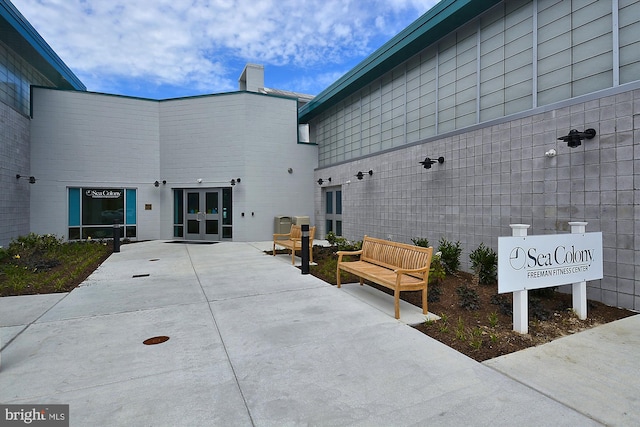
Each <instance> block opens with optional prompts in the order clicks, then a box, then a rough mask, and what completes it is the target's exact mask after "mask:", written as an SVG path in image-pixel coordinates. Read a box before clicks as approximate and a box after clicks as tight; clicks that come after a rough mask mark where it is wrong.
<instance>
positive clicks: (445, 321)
mask: <svg viewBox="0 0 640 427" xmlns="http://www.w3.org/2000/svg"><path fill="white" fill-rule="evenodd" d="M440 320H441V321H442V324H441V325H440V332H442V333H443V334H446V333H447V332H449V317H447V315H446V314H445V313H442V314H441V315H440Z"/></svg>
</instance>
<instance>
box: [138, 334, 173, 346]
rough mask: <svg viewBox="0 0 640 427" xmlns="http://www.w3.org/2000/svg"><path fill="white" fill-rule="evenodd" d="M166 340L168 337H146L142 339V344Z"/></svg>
mask: <svg viewBox="0 0 640 427" xmlns="http://www.w3.org/2000/svg"><path fill="white" fill-rule="evenodd" d="M168 340H169V337H166V336H159V337H153V338H147V339H146V340H144V341H142V344H144V345H155V344H162V343H163V342H165V341H168Z"/></svg>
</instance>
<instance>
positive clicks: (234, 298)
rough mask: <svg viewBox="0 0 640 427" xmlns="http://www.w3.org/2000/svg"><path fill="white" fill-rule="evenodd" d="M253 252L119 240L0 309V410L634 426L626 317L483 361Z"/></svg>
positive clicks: (633, 373)
mask: <svg viewBox="0 0 640 427" xmlns="http://www.w3.org/2000/svg"><path fill="white" fill-rule="evenodd" d="M268 247H269V245H268V244H267V245H265V244H250V243H218V244H214V245H201V244H189V245H187V244H178V243H167V242H161V241H154V242H143V243H136V244H131V245H124V246H122V251H121V252H120V253H118V254H113V255H112V256H111V257H110V258H109V259H108V260H107V261H106V262H105V263H104V264H103V265H102V266H101V267H100V268H99V269H98V270H97V271H96V272H95V273H94V274H93V275H92V276H91V277H89V278H88V279H87V280H86V281H85V282H84V283H83V284H82V285H81V286H80V287H78V288H76V289H75V290H74V291H73V292H71V293H69V294H57V295H41V296H29V297H5V298H0V338H1V339H2V341H1V342H2V344H1V345H2V365H1V367H0V403H4V404H7V403H30V404H54V403H63V404H69V405H70V424H71V425H72V426H87V425H95V426H98V425H99V426H133V425H136V426H138V425H145V426H165V425H166V426H252V425H255V426H297V425H318V426H342V425H363V426H392V425H393V426H400V425H437V426H459V425H472V426H485V425H492V426H514V425H517V426H533V425H535V426H590V425H603V424H606V425H633V424H636V423H637V420H638V419H640V404H639V402H638V399H639V398H640V388H639V385H638V378H639V375H638V374H639V368H638V365H637V363H636V361H635V359H636V357H637V355H638V354H640V341H639V339H638V336H639V332H638V330H639V328H640V317H639V316H634V317H632V318H629V319H625V320H623V321H620V322H616V323H614V324H610V325H606V326H603V327H599V328H596V329H593V330H591V331H588V332H583V333H580V334H576V335H574V336H571V337H567V338H563V339H560V340H557V341H555V342H553V343H550V344H546V345H544V346H541V347H538V348H535V349H531V350H527V351H524V352H520V353H517V354H514V355H509V356H505V357H502V358H499V359H494V360H492V361H489V362H486V363H484V364H481V363H478V362H475V361H473V360H471V359H469V358H467V357H466V356H464V355H462V354H460V353H458V352H456V351H454V350H452V349H450V348H449V347H447V346H445V345H443V344H441V343H439V342H438V341H435V340H433V339H430V338H429V337H427V336H426V335H423V334H421V333H419V332H417V331H416V330H414V329H413V328H411V327H409V326H407V325H406V324H405V323H403V322H400V321H397V320H395V319H394V318H393V308H392V307H393V302H392V301H388V307H385V306H384V303H382V306H380V304H381V303H380V302H379V301H378V302H377V303H372V302H370V301H369V299H368V298H367V296H366V295H364V294H358V291H357V290H354V289H349V290H347V288H349V286H347V287H345V288H344V289H337V288H335V287H333V286H330V285H328V284H326V283H324V282H322V281H320V280H318V279H316V278H314V277H313V276H311V275H301V273H300V270H298V269H296V268H293V267H292V266H291V264H290V257H288V256H286V255H284V256H276V257H272V256H267V255H265V254H264V253H263V252H262V251H261V249H265V248H268ZM351 287H352V288H356V289H357V288H359V286H357V285H352V286H351ZM410 311H411V309H409V308H407V309H406V310H405V308H402V309H401V313H402V316H403V318H404V317H405V313H406V316H407V317H408V316H409V312H410ZM418 311H419V310H418ZM159 335H165V336H168V337H170V339H169V340H168V341H166V342H165V343H163V344H158V345H144V344H143V341H144V340H145V339H147V338H150V337H154V336H159ZM596 354H597V357H596V356H595V355H596ZM623 384H624V385H623Z"/></svg>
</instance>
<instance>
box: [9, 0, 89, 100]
mask: <svg viewBox="0 0 640 427" xmlns="http://www.w3.org/2000/svg"><path fill="white" fill-rule="evenodd" d="M0 40H1V41H2V42H3V43H5V44H6V45H7V46H9V48H11V49H12V50H13V51H15V52H16V53H18V54H19V55H20V56H21V57H23V58H24V59H25V60H26V61H28V62H29V63H30V64H31V65H32V66H33V67H35V68H36V69H37V70H38V71H39V72H40V73H41V74H42V75H44V76H45V77H46V78H47V79H49V80H50V81H51V82H52V83H53V84H54V85H55V86H56V87H57V88H59V89H75V90H87V88H86V86H85V85H84V84H83V83H82V82H81V81H80V79H79V78H78V77H77V76H76V75H75V74H73V72H72V71H71V70H70V69H69V67H67V65H66V64H65V63H64V62H63V61H62V59H60V57H59V56H58V55H57V54H56V53H55V52H54V51H53V49H51V47H50V46H49V45H48V44H47V42H46V41H44V39H43V38H42V37H41V36H40V34H38V32H37V31H36V30H35V28H33V27H32V26H31V24H30V23H29V21H27V20H26V19H25V18H24V16H22V14H21V13H20V12H19V11H18V9H16V8H15V6H14V5H13V4H11V2H9V1H5V0H0Z"/></svg>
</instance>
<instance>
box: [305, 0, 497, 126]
mask: <svg viewBox="0 0 640 427" xmlns="http://www.w3.org/2000/svg"><path fill="white" fill-rule="evenodd" d="M501 1H502V0H442V1H441V2H440V3H438V4H437V5H435V6H434V7H433V8H431V9H430V10H429V11H428V12H427V13H425V14H424V15H422V16H421V17H420V18H418V19H417V20H416V21H414V22H413V23H412V24H411V25H409V26H408V27H407V28H405V29H404V30H402V31H401V32H400V33H399V34H398V35H396V36H395V37H394V38H392V39H391V40H389V41H388V42H387V43H385V44H384V45H383V46H382V47H380V48H379V49H378V50H376V51H375V52H374V53H372V54H371V55H369V57H367V58H366V59H365V60H363V61H362V62H360V63H359V64H358V65H356V66H355V67H354V68H353V69H352V70H351V71H349V72H348V73H346V74H345V75H344V76H342V77H341V78H340V79H338V80H337V81H336V82H335V83H333V84H332V85H331V86H329V87H328V88H327V89H325V90H323V91H322V92H320V93H319V94H318V95H317V96H316V97H315V98H314V99H313V100H312V101H311V102H309V103H308V104H305V105H304V106H303V107H302V108H300V110H299V112H298V120H299V122H300V123H307V122H308V121H309V120H311V119H312V118H313V117H315V116H317V115H318V114H320V113H322V112H324V111H326V110H327V109H329V108H331V107H332V106H334V105H336V104H337V103H338V102H340V101H341V100H343V99H344V98H346V97H348V96H349V95H351V94H353V93H354V92H356V91H357V90H359V89H361V88H363V87H364V86H366V85H367V84H369V83H371V82H372V81H374V80H375V79H377V78H379V77H381V76H382V75H383V74H384V73H386V72H388V71H390V70H392V69H393V68H395V67H396V66H397V65H399V64H401V63H403V62H404V61H405V60H407V59H408V58H410V57H412V56H413V55H415V54H417V53H418V52H420V51H422V50H423V49H425V48H426V47H428V46H430V45H432V44H433V43H435V42H437V41H438V40H440V39H441V38H443V37H444V36H446V35H447V34H449V33H451V32H452V31H454V30H455V29H456V28H458V27H460V26H462V25H463V24H465V23H467V22H469V21H470V20H472V19H474V18H476V17H477V16H478V15H480V14H482V13H483V12H484V11H486V10H488V9H490V8H491V7H493V6H495V5H496V4H498V3H500V2H501Z"/></svg>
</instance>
